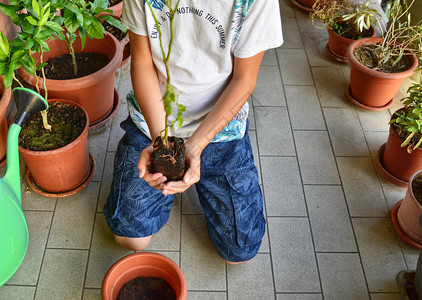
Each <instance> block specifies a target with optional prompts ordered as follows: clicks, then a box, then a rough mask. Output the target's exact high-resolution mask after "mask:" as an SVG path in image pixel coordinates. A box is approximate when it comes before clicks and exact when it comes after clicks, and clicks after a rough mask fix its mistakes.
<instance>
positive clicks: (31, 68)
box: [21, 55, 35, 74]
mask: <svg viewBox="0 0 422 300" xmlns="http://www.w3.org/2000/svg"><path fill="white" fill-rule="evenodd" d="M21 63H22V66H23V68H24V69H25V71H26V72H28V73H29V74H34V73H35V59H34V58H33V57H32V56H29V55H25V56H23V57H22V59H21Z"/></svg>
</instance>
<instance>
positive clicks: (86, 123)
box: [19, 99, 89, 156]
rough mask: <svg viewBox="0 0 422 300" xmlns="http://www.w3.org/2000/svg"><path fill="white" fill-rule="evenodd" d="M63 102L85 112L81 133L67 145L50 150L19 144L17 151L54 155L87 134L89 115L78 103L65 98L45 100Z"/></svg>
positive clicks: (38, 154)
mask: <svg viewBox="0 0 422 300" xmlns="http://www.w3.org/2000/svg"><path fill="white" fill-rule="evenodd" d="M57 101H58V102H64V103H68V104H70V105H73V106H76V107H77V108H79V109H80V110H82V112H83V113H84V114H85V117H86V121H85V127H84V129H83V130H82V132H81V134H80V135H78V136H77V137H76V139H74V140H73V141H72V142H70V143H69V144H67V145H64V146H62V147H60V148H57V149H52V150H46V151H37V150H29V149H25V148H23V147H21V146H19V152H20V153H25V154H27V155H32V156H47V155H54V154H57V153H61V152H64V151H66V150H68V149H69V148H72V147H73V146H74V145H75V144H77V143H80V138H81V136H83V135H88V128H89V117H88V113H87V112H86V110H85V109H84V108H83V107H82V106H81V105H80V104H78V103H76V102H73V101H70V100H67V99H49V100H48V101H47V102H48V103H50V102H57Z"/></svg>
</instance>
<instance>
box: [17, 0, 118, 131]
mask: <svg viewBox="0 0 422 300" xmlns="http://www.w3.org/2000/svg"><path fill="white" fill-rule="evenodd" d="M55 7H56V8H57V9H62V12H63V17H62V19H61V21H62V23H63V25H64V29H65V30H64V31H61V32H59V33H58V34H57V35H56V36H57V38H58V39H59V40H57V39H56V40H55V41H54V43H53V40H52V39H50V40H47V41H46V44H47V45H48V46H49V47H50V49H51V51H49V52H48V53H46V55H45V57H44V61H46V62H47V63H48V65H47V66H46V67H45V70H46V73H47V74H46V78H47V79H46V80H45V82H44V81H42V80H40V78H36V76H34V75H32V74H29V73H28V72H26V71H25V69H23V68H21V69H20V70H19V72H20V75H21V76H22V77H23V78H24V80H25V81H27V82H28V83H30V84H31V85H33V86H35V85H36V84H38V85H40V88H41V91H43V90H44V86H43V85H45V86H46V87H47V88H48V90H49V93H50V95H51V96H52V97H57V98H64V99H69V100H71V101H74V102H76V103H79V104H80V105H81V106H82V107H83V108H84V109H85V110H86V111H87V113H88V116H89V119H90V129H93V128H96V127H99V126H102V125H104V124H105V123H106V122H107V121H108V120H110V118H111V117H112V116H113V115H114V114H115V113H116V112H117V109H118V107H119V101H120V99H119V95H118V93H117V91H116V90H115V88H114V72H115V71H116V70H117V69H118V68H119V66H120V64H121V61H122V48H121V47H120V44H119V42H118V41H117V39H116V38H115V37H114V36H113V35H112V34H107V32H106V31H105V29H104V27H103V25H102V24H101V23H100V22H99V20H100V19H104V20H107V22H109V23H110V24H112V25H113V26H118V27H119V28H120V29H122V30H124V31H125V30H126V29H125V28H124V27H123V26H121V24H120V22H119V21H118V20H117V19H114V18H112V17H111V16H109V15H103V14H102V13H104V12H107V13H111V11H110V10H108V9H107V7H108V1H107V0H96V1H94V2H85V1H84V0H70V1H63V0H59V1H57V3H55ZM58 20H59V19H58ZM59 24H60V23H59ZM34 58H35V59H36V60H37V61H39V59H40V57H39V56H38V55H37V53H34ZM75 74H76V75H75ZM38 76H39V74H38ZM41 82H43V84H42V85H41Z"/></svg>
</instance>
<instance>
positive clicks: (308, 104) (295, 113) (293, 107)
mask: <svg viewBox="0 0 422 300" xmlns="http://www.w3.org/2000/svg"><path fill="white" fill-rule="evenodd" d="M285 92H286V100H287V106H288V108H289V114H290V119H291V122H292V128H293V129H301V130H307V129H308V130H325V129H326V127H325V122H324V116H323V114H322V111H321V106H320V104H319V99H318V96H317V93H316V90H315V87H313V86H286V87H285Z"/></svg>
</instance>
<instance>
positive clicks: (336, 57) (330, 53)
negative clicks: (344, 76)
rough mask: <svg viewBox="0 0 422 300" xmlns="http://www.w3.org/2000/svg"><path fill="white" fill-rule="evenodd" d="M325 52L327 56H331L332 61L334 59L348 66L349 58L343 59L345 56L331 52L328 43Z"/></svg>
mask: <svg viewBox="0 0 422 300" xmlns="http://www.w3.org/2000/svg"><path fill="white" fill-rule="evenodd" d="M325 51H326V52H327V54H328V55H329V56H331V58H332V59H334V60H336V61H338V62H341V63H342V64H347V63H348V62H349V60H348V59H347V57H343V56H340V55H337V54H335V53H334V52H333V51H331V49H330V46H329V45H328V43H327V45H325Z"/></svg>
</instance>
